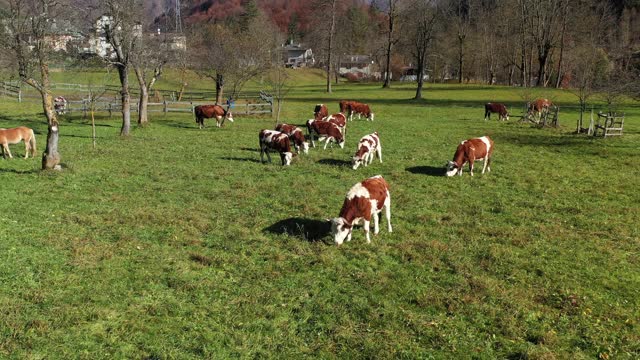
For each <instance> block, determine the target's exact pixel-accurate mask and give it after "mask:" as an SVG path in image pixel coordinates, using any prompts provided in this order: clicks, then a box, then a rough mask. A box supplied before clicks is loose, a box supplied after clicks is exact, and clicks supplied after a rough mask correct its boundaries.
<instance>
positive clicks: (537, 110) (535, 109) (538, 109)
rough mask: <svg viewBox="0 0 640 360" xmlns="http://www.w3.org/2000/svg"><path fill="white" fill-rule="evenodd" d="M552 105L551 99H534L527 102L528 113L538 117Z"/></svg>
mask: <svg viewBox="0 0 640 360" xmlns="http://www.w3.org/2000/svg"><path fill="white" fill-rule="evenodd" d="M551 106H553V103H552V102H551V100H548V99H536V100H535V101H533V102H531V103H530V104H529V114H530V115H537V116H538V118H540V117H542V114H543V113H546V112H547V111H549V108H550V107H551Z"/></svg>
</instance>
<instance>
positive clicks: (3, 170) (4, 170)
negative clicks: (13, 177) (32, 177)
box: [0, 158, 40, 174]
mask: <svg viewBox="0 0 640 360" xmlns="http://www.w3.org/2000/svg"><path fill="white" fill-rule="evenodd" d="M0 160H2V159H1V158H0ZM39 171H40V170H39V169H31V170H16V169H1V168H0V173H14V174H35V173H37V172H39Z"/></svg>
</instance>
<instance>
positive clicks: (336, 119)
mask: <svg viewBox="0 0 640 360" xmlns="http://www.w3.org/2000/svg"><path fill="white" fill-rule="evenodd" d="M322 120H324V121H328V122H330V123H334V124H336V126H337V127H338V128H339V129H340V131H341V132H342V134H343V135H344V134H346V133H347V117H346V116H344V114H343V113H337V114H333V115H329V116H327V117H326V118H324V119H322Z"/></svg>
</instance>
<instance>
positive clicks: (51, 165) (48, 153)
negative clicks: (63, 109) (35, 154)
mask: <svg viewBox="0 0 640 360" xmlns="http://www.w3.org/2000/svg"><path fill="white" fill-rule="evenodd" d="M47 72H48V71H47ZM43 83H44V81H43ZM46 83H48V79H47V80H46ZM47 87H48V86H47ZM42 98H43V99H42V100H43V101H42V105H43V108H44V113H45V115H46V117H47V123H48V128H47V147H46V149H45V150H44V153H43V154H42V170H55V169H58V168H59V164H60V154H59V153H58V139H59V135H58V131H59V130H58V119H57V117H56V112H55V111H54V109H53V97H52V96H51V92H49V91H48V90H44V91H43V93H42Z"/></svg>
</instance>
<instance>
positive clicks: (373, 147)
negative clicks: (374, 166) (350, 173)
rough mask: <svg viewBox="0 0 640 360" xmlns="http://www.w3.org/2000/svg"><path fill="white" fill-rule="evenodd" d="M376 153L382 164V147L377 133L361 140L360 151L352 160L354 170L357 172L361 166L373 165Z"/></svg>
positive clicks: (357, 151)
mask: <svg viewBox="0 0 640 360" xmlns="http://www.w3.org/2000/svg"><path fill="white" fill-rule="evenodd" d="M376 153H377V154H378V159H379V160H380V163H382V145H381V144H380V137H379V136H378V132H377V131H376V132H374V133H373V134H369V135H365V136H363V137H362V139H360V142H359V143H358V150H356V154H355V155H354V156H353V158H352V159H351V165H352V167H353V170H356V169H357V168H358V166H360V165H361V164H362V165H364V166H368V165H369V164H371V163H372V162H373V158H374V157H375V156H376Z"/></svg>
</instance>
